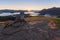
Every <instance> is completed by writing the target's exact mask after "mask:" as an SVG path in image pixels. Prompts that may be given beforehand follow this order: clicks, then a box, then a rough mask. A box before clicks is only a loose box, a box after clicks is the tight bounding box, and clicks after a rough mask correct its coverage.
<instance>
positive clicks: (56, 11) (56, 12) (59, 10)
mask: <svg viewBox="0 0 60 40" xmlns="http://www.w3.org/2000/svg"><path fill="white" fill-rule="evenodd" d="M39 13H40V15H45V14H50V15H55V16H60V8H56V7H53V8H49V9H43V10H41V11H39Z"/></svg>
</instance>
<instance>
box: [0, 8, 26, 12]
mask: <svg viewBox="0 0 60 40" xmlns="http://www.w3.org/2000/svg"><path fill="white" fill-rule="evenodd" d="M26 11H27V10H10V9H5V10H0V13H14V12H26Z"/></svg>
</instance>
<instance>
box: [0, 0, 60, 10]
mask: <svg viewBox="0 0 60 40" xmlns="http://www.w3.org/2000/svg"><path fill="white" fill-rule="evenodd" d="M51 7H60V0H0V9H23V10H41V9H45V8H51Z"/></svg>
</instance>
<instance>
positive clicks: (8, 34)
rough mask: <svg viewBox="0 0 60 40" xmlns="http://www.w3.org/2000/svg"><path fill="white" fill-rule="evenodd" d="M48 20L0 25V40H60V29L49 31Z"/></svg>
mask: <svg viewBox="0 0 60 40" xmlns="http://www.w3.org/2000/svg"><path fill="white" fill-rule="evenodd" d="M48 24H49V21H48V20H38V21H28V22H14V23H13V24H12V25H9V26H8V27H5V24H0V40H60V30H59V29H56V30H55V29H49V27H48Z"/></svg>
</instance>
